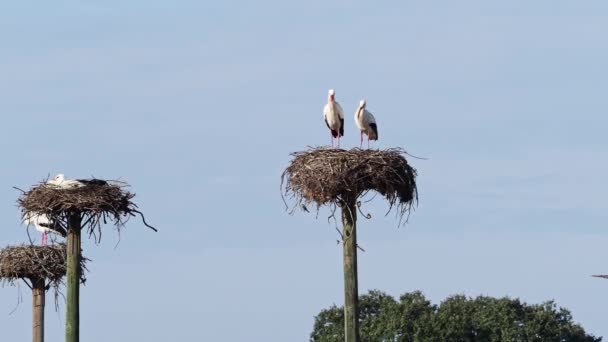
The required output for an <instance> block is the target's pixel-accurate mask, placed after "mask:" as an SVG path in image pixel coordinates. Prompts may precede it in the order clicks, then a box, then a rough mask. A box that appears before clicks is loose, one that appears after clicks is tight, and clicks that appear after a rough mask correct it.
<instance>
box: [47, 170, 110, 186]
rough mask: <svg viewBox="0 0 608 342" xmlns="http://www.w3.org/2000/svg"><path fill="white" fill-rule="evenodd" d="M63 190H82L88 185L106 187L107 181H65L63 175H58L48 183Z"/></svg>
mask: <svg viewBox="0 0 608 342" xmlns="http://www.w3.org/2000/svg"><path fill="white" fill-rule="evenodd" d="M46 184H49V185H53V186H56V187H59V188H62V189H70V188H80V187H83V186H87V185H105V184H107V182H106V181H104V180H102V179H65V175H64V174H63V173H59V174H57V175H56V176H55V177H53V179H51V180H49V181H47V182H46Z"/></svg>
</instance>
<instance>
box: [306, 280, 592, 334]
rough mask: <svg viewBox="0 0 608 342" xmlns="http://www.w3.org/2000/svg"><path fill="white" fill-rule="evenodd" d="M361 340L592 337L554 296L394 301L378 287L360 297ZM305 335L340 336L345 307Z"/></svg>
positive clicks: (410, 296)
mask: <svg viewBox="0 0 608 342" xmlns="http://www.w3.org/2000/svg"><path fill="white" fill-rule="evenodd" d="M359 305H360V308H359V309H360V322H361V340H362V341H364V342H376V341H378V342H388V341H392V342H451V341H454V342H494V341H496V342H498V341H522V342H523V341H526V342H532V341H543V342H545V341H546V342H566V341H567V342H594V341H601V340H602V338H601V337H600V338H596V337H594V336H592V335H588V334H587V333H585V330H584V329H583V328H582V327H581V326H579V325H578V324H575V323H574V322H573V321H572V315H571V314H570V312H569V311H568V310H567V309H564V308H558V307H557V305H556V304H555V303H554V302H553V301H549V302H546V303H543V304H540V305H529V304H526V303H522V302H520V301H519V300H518V299H511V298H506V297H505V298H492V297H485V296H480V297H477V298H467V297H465V296H462V295H455V296H451V297H449V298H447V299H446V300H444V301H443V302H442V303H441V304H440V305H439V306H437V305H433V304H431V302H429V301H428V300H427V299H426V298H425V297H424V295H423V294H422V293H421V292H419V291H416V292H412V293H406V294H404V295H402V296H401V297H400V298H399V301H396V300H395V299H394V298H393V297H391V296H389V295H387V294H385V293H383V292H380V291H370V292H369V293H368V294H366V295H363V296H360V298H359ZM310 340H311V341H314V342H334V341H335V342H341V341H344V310H343V308H341V307H337V306H335V305H333V306H331V307H330V308H329V309H326V310H323V311H321V312H320V313H319V315H318V316H317V317H315V323H314V328H313V332H312V333H311V336H310Z"/></svg>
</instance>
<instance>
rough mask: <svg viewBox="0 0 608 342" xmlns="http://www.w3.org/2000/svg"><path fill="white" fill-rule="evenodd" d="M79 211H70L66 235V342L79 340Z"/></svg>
mask: <svg viewBox="0 0 608 342" xmlns="http://www.w3.org/2000/svg"><path fill="white" fill-rule="evenodd" d="M81 223H82V222H81V219H80V214H79V213H72V214H71V215H70V217H69V222H68V237H67V246H66V252H67V291H66V292H67V305H66V320H65V340H66V342H78V341H79V340H80V328H79V326H80V258H81V256H80V230H81Z"/></svg>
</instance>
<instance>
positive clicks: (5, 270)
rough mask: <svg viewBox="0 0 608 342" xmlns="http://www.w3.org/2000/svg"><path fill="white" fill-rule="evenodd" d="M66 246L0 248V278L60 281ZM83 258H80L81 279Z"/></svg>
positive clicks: (63, 274) (64, 265) (83, 264)
mask: <svg viewBox="0 0 608 342" xmlns="http://www.w3.org/2000/svg"><path fill="white" fill-rule="evenodd" d="M66 260H67V259H66V246H65V244H59V245H53V246H29V245H22V246H9V247H6V248H4V249H2V250H0V280H4V281H8V282H11V281H13V280H16V279H46V280H47V281H48V282H50V283H60V282H61V280H62V278H63V277H64V276H65V273H66V264H67V261H66ZM85 261H86V259H85V258H81V260H80V274H81V281H82V282H84V275H83V270H85V269H86V267H85Z"/></svg>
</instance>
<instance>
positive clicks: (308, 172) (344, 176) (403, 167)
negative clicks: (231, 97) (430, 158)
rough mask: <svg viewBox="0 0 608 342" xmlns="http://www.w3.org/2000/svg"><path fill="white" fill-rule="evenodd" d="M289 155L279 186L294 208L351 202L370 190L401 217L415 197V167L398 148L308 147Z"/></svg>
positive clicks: (416, 195) (416, 193)
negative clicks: (344, 148)
mask: <svg viewBox="0 0 608 342" xmlns="http://www.w3.org/2000/svg"><path fill="white" fill-rule="evenodd" d="M291 155H292V156H294V158H293V160H292V161H291V163H290V165H289V166H288V167H287V169H286V170H285V171H284V172H283V175H282V177H281V187H282V189H283V194H284V195H285V196H287V197H290V198H292V199H294V200H295V202H296V203H295V204H296V205H295V206H294V209H295V208H296V207H302V208H306V206H305V205H306V204H310V203H315V204H316V205H317V208H319V207H320V206H322V205H327V204H329V205H332V204H333V205H336V204H340V203H341V202H343V201H354V200H357V199H358V198H359V197H360V196H362V195H364V194H365V193H367V192H368V191H372V190H373V191H376V192H378V193H380V194H381V195H382V196H384V197H385V198H386V199H387V201H388V202H389V205H390V208H391V209H392V208H393V207H397V208H398V210H399V214H400V215H401V217H403V215H404V214H406V213H407V212H409V210H410V209H411V208H412V205H413V204H414V202H416V201H417V200H418V191H417V187H416V170H415V169H414V168H413V167H412V166H410V165H409V164H408V162H407V160H406V159H405V155H407V153H406V152H405V151H404V150H402V149H400V148H391V149H386V150H362V149H358V148H355V149H352V150H348V151H347V150H341V149H329V148H309V149H308V150H306V151H302V152H295V153H292V154H291ZM389 211H390V210H389Z"/></svg>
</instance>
